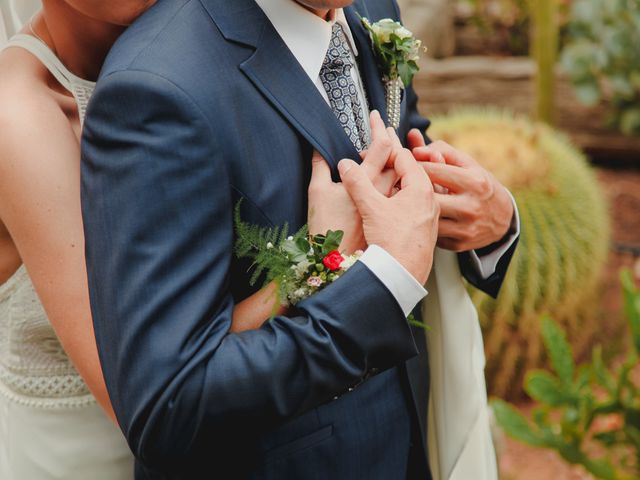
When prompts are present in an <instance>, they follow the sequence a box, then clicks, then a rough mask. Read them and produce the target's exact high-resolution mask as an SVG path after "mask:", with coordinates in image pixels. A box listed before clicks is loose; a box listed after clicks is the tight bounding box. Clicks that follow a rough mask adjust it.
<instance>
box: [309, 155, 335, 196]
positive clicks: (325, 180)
mask: <svg viewBox="0 0 640 480" xmlns="http://www.w3.org/2000/svg"><path fill="white" fill-rule="evenodd" d="M329 183H333V180H332V179H331V168H330V167H329V164H328V163H327V161H326V160H325V159H324V158H323V157H322V155H320V153H318V152H317V151H314V152H313V157H311V182H310V183H309V189H312V188H318V187H321V186H323V185H327V184H329Z"/></svg>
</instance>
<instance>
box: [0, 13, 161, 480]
mask: <svg viewBox="0 0 640 480" xmlns="http://www.w3.org/2000/svg"><path fill="white" fill-rule="evenodd" d="M0 2H2V3H0V5H2V7H3V10H2V11H1V14H2V16H1V17H0V21H4V23H3V25H2V31H4V32H6V33H7V34H8V35H10V34H11V33H13V31H14V30H13V29H15V28H16V24H17V22H19V21H20V17H21V16H23V15H25V14H26V13H27V12H26V11H25V8H26V7H28V5H27V2H23V0H20V2H18V3H15V2H13V0H0ZM7 2H9V3H7ZM29 2H31V0H29ZM43 3H44V10H43V12H41V13H39V14H38V15H36V16H35V17H33V20H32V21H30V22H27V25H26V26H25V27H24V28H23V29H22V31H21V32H20V33H18V34H16V35H14V36H13V37H12V38H11V39H9V41H8V43H7V42H5V41H4V40H5V39H0V46H2V45H3V44H4V49H3V51H2V52H1V53H0V105H2V108H1V109H0V478H1V479H2V480H41V479H65V480H74V479H78V480H80V479H83V480H84V479H89V478H90V479H104V480H120V479H131V478H133V458H132V455H131V453H130V452H129V449H128V447H127V445H126V442H125V440H124V437H123V436H122V434H121V432H120V431H119V429H118V428H117V426H116V424H115V423H114V421H113V420H112V419H110V418H109V416H111V417H112V418H113V413H112V411H111V407H110V404H109V399H108V396H107V393H106V388H105V386H104V381H103V379H102V376H101V373H100V367H99V363H98V357H97V351H96V347H95V340H94V339H93V332H92V330H91V328H90V325H91V321H90V313H89V312H90V310H89V303H88V294H87V293H86V290H87V287H86V280H85V277H86V271H85V266H84V255H83V249H84V241H83V232H82V223H81V220H80V218H81V216H80V200H79V199H80V190H79V189H80V184H79V166H80V162H79V159H80V151H79V137H80V129H81V124H82V120H83V117H84V113H85V109H86V106H87V102H88V100H89V97H90V95H91V93H92V91H93V87H94V83H93V82H92V81H90V80H86V79H87V78H88V79H91V80H93V79H95V78H97V75H98V72H99V67H100V65H101V63H102V61H103V59H104V56H105V54H106V52H107V51H108V48H109V47H110V46H111V44H112V43H113V41H114V40H115V38H116V37H117V36H118V34H119V33H120V32H121V31H122V30H123V27H122V26H119V25H117V24H116V23H118V24H124V23H126V20H132V19H134V18H135V17H137V15H138V14H139V13H141V12H142V11H143V10H144V9H145V8H146V7H147V6H148V4H149V3H153V2H149V1H148V0H128V1H116V2H103V3H104V4H105V5H108V6H109V7H108V8H106V9H105V8H104V7H103V8H100V7H98V6H97V5H98V4H99V3H102V2H95V1H78V0H76V1H73V2H71V1H70V2H68V3H67V2H64V1H62V0H44V2H43ZM72 4H73V6H72ZM79 6H80V7H85V11H82V12H81V11H80V10H79V9H78V7H79ZM18 7H19V8H20V11H18V10H16V8H18ZM107 10H109V11H108V12H107ZM105 13H108V15H105ZM88 15H91V18H89V16H88ZM74 33H75V36H74ZM76 73H77V74H76ZM41 301H42V303H41ZM54 327H55V331H54ZM63 345H64V347H65V349H66V350H67V352H69V354H70V356H71V358H73V363H72V362H71V360H70V358H69V357H68V356H67V354H66V353H65V349H63ZM74 363H75V366H74ZM79 372H80V373H79ZM80 374H82V375H83V376H84V378H85V379H86V380H87V383H85V381H84V380H83V378H82V377H81V376H80ZM88 385H89V386H88ZM90 389H91V391H92V392H93V394H92V393H91V391H90ZM94 394H95V396H94ZM96 398H97V399H98V400H99V402H100V403H101V404H102V407H101V406H100V405H99V404H98V402H97V401H96ZM103 407H104V409H103ZM105 409H106V410H107V411H108V412H109V415H107V414H105Z"/></svg>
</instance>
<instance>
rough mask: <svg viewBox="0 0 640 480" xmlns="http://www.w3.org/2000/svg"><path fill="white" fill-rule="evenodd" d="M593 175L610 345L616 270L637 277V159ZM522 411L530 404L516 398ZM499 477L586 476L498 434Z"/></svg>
mask: <svg viewBox="0 0 640 480" xmlns="http://www.w3.org/2000/svg"><path fill="white" fill-rule="evenodd" d="M598 178H599V179H600V181H601V183H602V186H603V188H604V190H605V192H606V194H607V198H608V200H609V205H610V210H611V221H612V239H613V244H612V249H611V256H610V261H609V265H608V267H607V271H606V273H605V278H604V279H603V303H602V307H603V319H604V320H605V322H604V323H603V342H604V343H605V345H604V346H605V348H607V347H608V349H609V350H610V351H614V352H615V351H618V352H619V351H620V349H621V348H624V347H623V345H624V344H625V342H624V340H623V339H624V338H625V336H624V332H625V330H624V328H625V320H624V317H623V315H622V312H621V309H622V297H621V291H620V282H619V280H618V279H619V272H620V269H621V268H622V267H629V268H632V269H634V270H635V272H636V278H638V281H640V162H638V164H637V167H636V168H624V169H612V168H605V167H602V166H599V167H598ZM520 407H521V410H523V411H524V412H525V413H526V412H528V411H529V410H530V405H528V404H522V405H521V406H520ZM498 448H499V451H501V454H500V471H501V479H502V480H540V479H542V480H591V479H593V477H592V476H591V475H589V474H588V473H587V472H586V471H585V470H584V469H582V468H581V467H575V466H574V467H572V466H569V465H567V464H566V463H565V462H564V461H563V460H562V459H561V458H560V457H559V456H558V455H557V454H556V453H555V452H552V451H549V450H541V449H536V448H532V447H528V446H526V445H522V444H520V443H518V442H515V441H513V440H511V439H508V438H507V439H504V442H502V443H501V445H499V447H498Z"/></svg>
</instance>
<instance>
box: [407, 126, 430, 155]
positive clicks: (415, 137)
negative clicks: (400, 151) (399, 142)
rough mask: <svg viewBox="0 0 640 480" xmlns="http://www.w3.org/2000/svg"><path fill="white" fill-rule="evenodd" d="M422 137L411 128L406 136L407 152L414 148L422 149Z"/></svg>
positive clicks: (418, 131)
mask: <svg viewBox="0 0 640 480" xmlns="http://www.w3.org/2000/svg"><path fill="white" fill-rule="evenodd" d="M425 145H426V144H425V141H424V135H422V133H421V132H420V130H418V129H417V128H413V129H411V130H410V131H409V133H408V134H407V147H408V148H409V150H413V149H414V148H419V147H424V146H425Z"/></svg>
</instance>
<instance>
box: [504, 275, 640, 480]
mask: <svg viewBox="0 0 640 480" xmlns="http://www.w3.org/2000/svg"><path fill="white" fill-rule="evenodd" d="M622 283H623V288H624V297H625V311H626V315H627V317H628V320H629V325H630V330H631V331H630V333H631V338H632V342H631V343H632V345H631V346H630V353H629V354H628V356H627V359H626V361H625V362H624V363H623V364H622V365H621V366H619V367H615V368H614V367H609V368H607V367H606V366H605V365H604V362H603V360H602V354H601V349H600V348H599V347H597V348H595V349H594V350H593V356H592V359H591V362H590V363H588V364H585V365H582V366H581V367H580V368H577V367H576V365H575V363H574V360H573V356H572V352H571V347H570V346H569V343H568V342H567V339H566V337H565V335H564V333H563V331H562V329H561V328H560V327H559V326H558V325H557V324H556V323H554V322H553V321H552V320H551V319H549V318H545V319H544V320H543V327H542V336H543V339H544V343H545V346H546V349H547V352H548V355H549V359H550V361H551V365H552V367H553V372H554V373H553V374H552V373H548V372H546V371H532V372H530V373H529V374H527V378H526V382H525V389H526V391H527V393H528V394H529V395H530V396H531V397H532V398H533V399H534V400H536V401H537V402H538V404H539V406H538V407H537V408H536V409H535V410H534V412H533V422H530V421H529V420H527V419H526V418H525V417H524V416H523V415H521V414H520V413H519V412H518V410H516V409H515V408H514V407H512V406H511V405H509V404H507V403H505V402H503V401H500V400H497V401H494V402H493V409H494V411H495V414H496V419H497V421H498V423H499V425H500V426H501V427H502V428H503V429H504V430H505V431H506V432H507V434H509V435H511V436H512V437H513V438H515V439H517V440H520V441H522V442H524V443H527V444H529V445H533V446H536V447H544V448H550V449H553V450H556V451H557V452H558V453H559V454H560V455H561V456H562V457H563V458H564V459H565V460H566V461H567V462H569V463H572V464H579V465H582V466H584V467H585V468H586V469H587V470H588V471H589V472H591V473H592V474H593V475H595V476H596V477H598V478H602V479H605V480H632V479H634V478H635V479H637V478H640V382H638V381H637V375H636V376H635V377H634V373H635V374H637V373H638V368H637V367H638V360H639V355H640V289H638V288H636V287H635V285H634V284H633V280H632V277H631V273H630V272H629V271H625V272H624V273H623V275H622ZM594 447H595V448H594ZM601 452H605V453H604V454H602V453H601Z"/></svg>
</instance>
